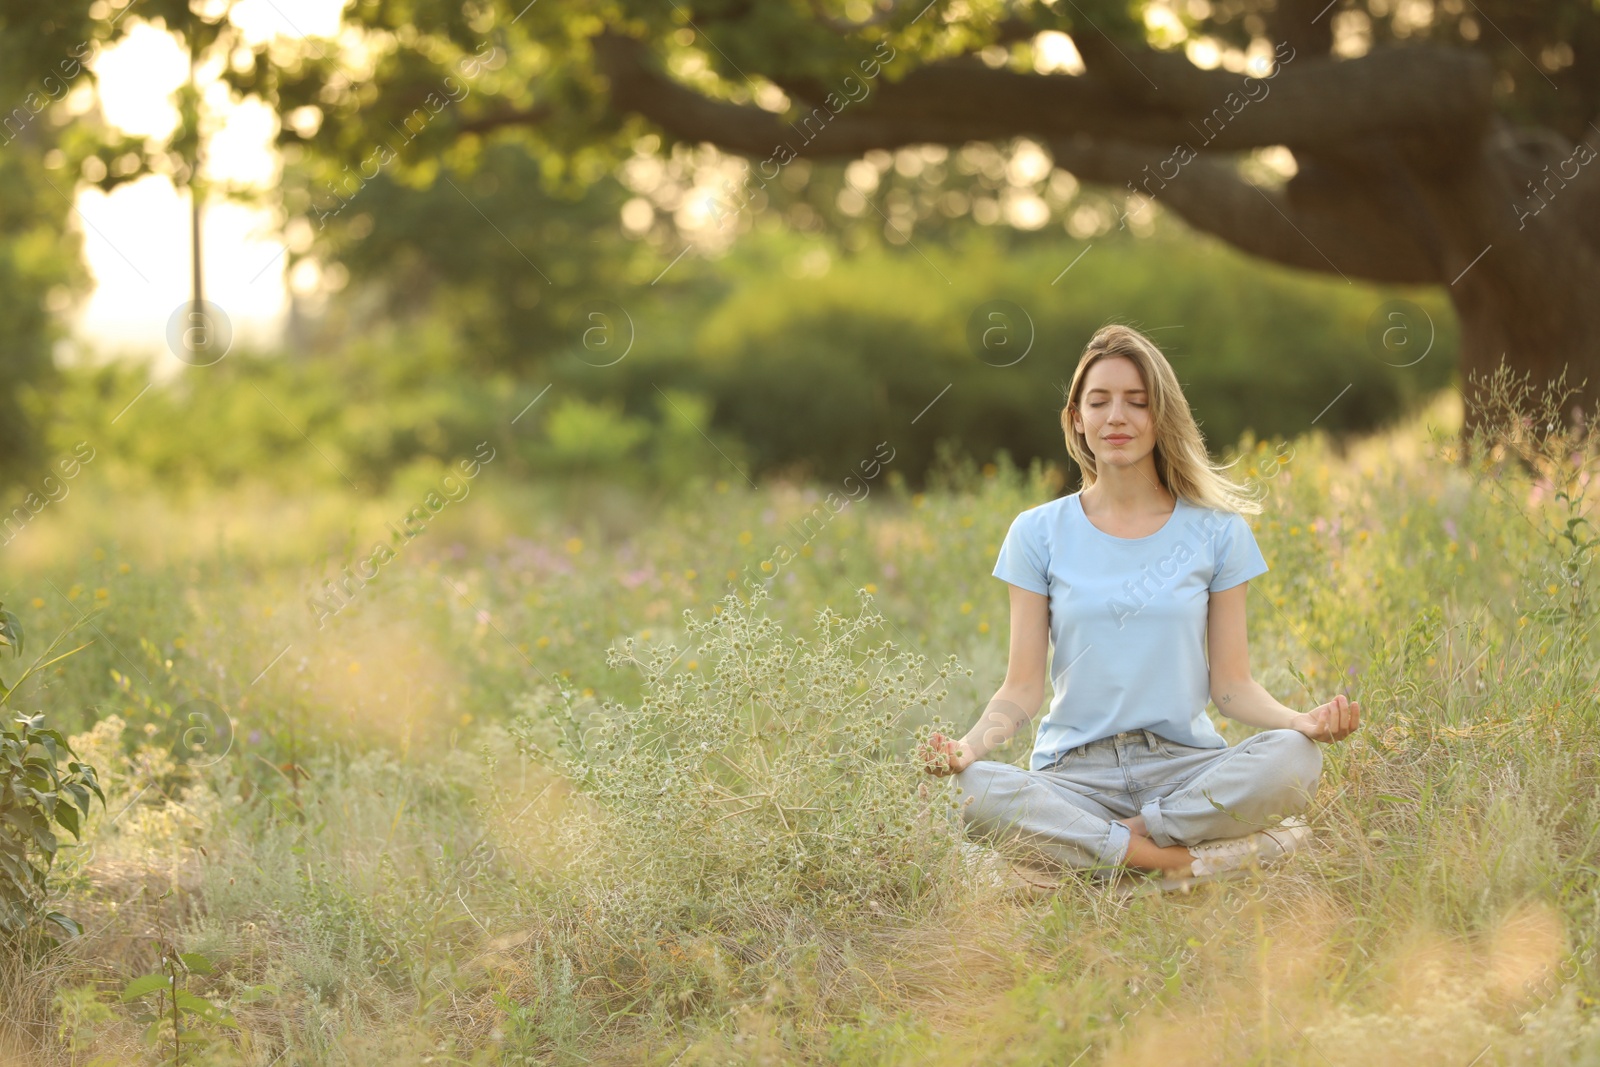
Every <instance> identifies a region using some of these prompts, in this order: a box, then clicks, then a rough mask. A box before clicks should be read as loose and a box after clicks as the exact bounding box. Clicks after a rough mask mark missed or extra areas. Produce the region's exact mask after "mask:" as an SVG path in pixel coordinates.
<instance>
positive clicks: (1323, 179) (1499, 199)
mask: <svg viewBox="0 0 1600 1067" xmlns="http://www.w3.org/2000/svg"><path fill="white" fill-rule="evenodd" d="M107 4H108V0H96V9H97V8H99V7H107ZM69 6H70V5H69ZM231 6H232V5H231V3H230V2H229V0H217V2H214V3H210V4H204V5H202V4H199V3H198V0H197V2H196V4H195V6H194V8H193V10H192V11H191V4H190V2H189V0H144V2H143V3H141V4H138V6H137V8H129V7H128V6H127V4H126V0H117V2H115V3H111V4H110V5H109V9H108V10H109V11H111V12H116V11H120V10H121V9H126V10H128V12H129V13H130V18H128V19H126V20H121V26H120V27H117V26H116V25H115V23H116V19H115V18H114V19H112V20H109V21H110V22H111V23H112V27H113V28H105V29H103V30H101V31H96V32H102V35H103V36H106V37H112V36H115V35H117V34H120V33H122V32H125V30H126V28H127V26H128V25H129V24H130V23H131V22H133V21H134V20H136V19H147V20H154V21H163V22H165V23H166V24H167V25H169V26H171V27H173V28H174V29H176V30H178V31H180V32H184V33H187V34H199V36H200V37H202V38H203V39H204V40H205V42H206V43H208V44H210V43H214V42H219V41H225V42H226V46H227V49H228V53H227V54H228V57H229V61H228V63H227V66H226V70H225V76H226V77H227V78H229V79H230V80H231V81H232V82H233V84H234V87H235V89H236V90H237V91H238V92H239V93H240V94H242V95H257V96H260V97H261V98H263V99H265V100H267V101H268V102H269V103H270V104H272V106H273V107H274V108H276V109H277V111H278V112H279V114H280V115H281V116H282V117H283V118H284V124H283V132H282V135H281V138H280V139H281V142H282V144H283V146H284V147H285V148H286V149H287V151H288V155H289V157H290V159H291V162H292V163H293V165H294V168H295V173H299V174H301V175H310V176H314V178H315V180H314V181H312V182H310V183H308V184H304V185H302V186H300V187H298V188H296V189H291V190H289V191H288V192H286V194H285V196H286V206H287V208H288V209H289V214H290V215H292V216H293V215H298V216H301V217H303V218H305V219H307V220H310V221H313V222H314V223H315V225H316V227H317V229H318V230H319V231H320V230H321V229H322V228H323V227H325V226H327V225H328V223H329V220H330V219H335V220H336V219H340V218H341V217H343V218H348V217H350V216H351V215H358V214H359V212H360V209H359V208H357V209H356V210H355V211H347V210H346V208H347V207H348V206H349V205H351V204H355V203H356V198H357V197H358V196H359V195H360V193H361V190H362V189H363V188H364V187H365V185H366V183H367V182H369V181H371V180H373V178H375V176H376V175H377V174H378V173H379V172H380V171H386V172H387V173H388V174H389V175H390V176H392V177H393V178H394V179H395V180H398V181H401V182H412V183H414V184H418V185H426V184H429V183H431V182H434V181H436V180H437V179H438V175H439V174H440V169H439V168H440V167H441V165H442V166H443V167H444V168H445V169H446V171H447V172H448V171H450V170H454V169H460V170H463V171H465V170H470V169H471V168H472V167H473V166H474V165H475V161H476V160H478V159H479V158H480V157H481V155H482V153H483V152H484V150H485V145H484V142H485V139H487V138H496V139H508V140H512V141H515V142H518V143H521V144H523V145H524V146H525V147H526V148H527V149H528V150H529V151H531V152H533V153H535V154H537V155H538V156H539V158H540V159H541V161H542V164H541V168H540V170H539V173H540V174H541V178H540V180H541V181H542V182H544V183H545V185H546V186H547V187H548V188H549V189H550V190H551V191H555V190H557V189H559V188H565V189H567V190H571V189H575V188H578V187H581V186H584V185H586V184H589V183H593V182H595V181H597V180H600V179H601V178H603V177H604V176H606V175H609V174H611V173H613V172H614V170H615V165H616V164H617V163H618V162H619V161H620V160H622V159H623V158H625V157H626V156H628V155H629V154H631V153H633V152H635V151H636V150H637V146H638V145H639V144H640V142H641V137H642V136H644V135H648V134H651V133H654V134H657V135H658V136H657V138H656V140H655V141H654V142H653V143H654V144H655V145H656V150H657V151H658V152H661V153H670V152H672V151H673V149H674V148H675V147H676V146H679V145H682V144H689V145H697V144H705V143H709V144H711V145H715V146H718V147H720V148H721V149H723V150H725V151H727V152H731V153H734V154H737V155H742V156H744V157H746V158H747V159H748V160H749V162H750V168H749V171H748V177H747V179H746V180H745V181H743V182H737V183H733V184H732V185H729V186H725V189H726V195H725V196H722V197H719V201H718V203H717V204H716V205H715V207H714V210H715V211H716V212H717V213H718V214H719V215H720V214H723V213H733V214H748V213H745V212H744V211H743V208H744V207H745V206H746V205H747V204H749V203H752V202H753V203H755V204H756V205H758V206H759V205H760V204H763V203H767V202H769V200H768V194H772V195H774V196H776V195H779V194H780V191H781V189H783V188H787V187H792V185H793V183H792V182H791V181H789V180H788V179H790V178H793V177H794V174H795V172H796V171H799V170H801V169H802V168H803V167H804V166H805V164H804V162H802V160H803V159H804V158H808V157H809V158H833V159H840V160H849V159H852V158H856V157H860V156H862V155H863V154H872V153H874V152H878V153H882V152H883V151H885V150H896V149H904V148H906V147H907V146H917V145H946V146H967V147H969V148H970V146H971V145H972V144H973V143H987V142H997V143H1002V144H1004V143H1010V142H1012V141H1013V139H1014V138H1018V137H1025V138H1028V139H1030V140H1031V141H1033V142H1035V143H1037V144H1041V145H1043V146H1046V147H1047V149H1048V151H1049V153H1050V154H1051V156H1052V157H1053V161H1054V163H1055V165H1056V166H1057V167H1059V168H1064V169H1065V170H1067V171H1070V172H1071V173H1072V174H1073V175H1076V176H1077V177H1078V178H1081V179H1083V180H1085V181H1088V182H1092V183H1097V184H1098V185H1100V186H1101V187H1103V188H1106V189H1109V190H1111V191H1113V192H1114V193H1117V194H1126V195H1128V196H1130V197H1132V198H1133V199H1132V200H1131V201H1130V202H1129V204H1128V207H1129V209H1130V210H1132V211H1134V212H1135V213H1138V212H1141V211H1143V210H1144V207H1143V206H1142V205H1143V201H1142V200H1140V199H1138V196H1144V197H1148V198H1151V199H1153V200H1154V202H1155V203H1157V204H1159V205H1162V206H1164V207H1165V208H1167V209H1170V210H1171V211H1172V212H1174V213H1176V214H1177V215H1179V216H1181V217H1182V218H1183V219H1185V220H1186V221H1187V222H1188V223H1189V224H1190V225H1192V226H1194V227H1195V228H1197V229H1199V230H1202V231H1205V232H1208V233H1211V234H1214V235H1216V236H1217V237H1220V238H1221V239H1223V240H1225V241H1227V242H1229V243H1231V244H1233V245H1235V246H1237V247H1239V248H1241V249H1244V250H1246V251H1248V252H1250V253H1252V254H1255V255H1258V256H1261V257H1263V258H1265V259H1269V260H1272V261H1274V262H1277V263H1282V264H1288V265H1291V266H1294V267H1299V268H1303V269H1306V270H1310V271H1317V272H1323V273H1327V274H1332V275H1337V276H1342V277H1344V278H1347V279H1356V278H1361V279H1369V280H1373V281H1378V282H1389V283H1415V284H1424V285H1436V286H1439V287H1441V288H1442V289H1443V290H1444V291H1446V292H1447V293H1448V294H1449V296H1450V298H1451V300H1452V301H1453V303H1454V306H1455V308H1456V311H1457V313H1458V316H1459V319H1460V325H1461V336H1462V343H1461V352H1462V360H1463V364H1464V366H1463V368H1462V369H1463V370H1464V371H1467V372H1483V371H1486V370H1488V369H1489V368H1491V367H1493V366H1494V365H1496V364H1497V363H1498V362H1499V360H1500V358H1501V357H1502V355H1504V356H1505V357H1506V358H1507V359H1508V360H1509V361H1510V362H1511V363H1512V364H1513V365H1514V366H1517V367H1521V368H1525V369H1527V370H1529V371H1531V372H1532V374H1533V376H1534V378H1535V379H1536V380H1539V381H1543V380H1549V379H1553V378H1554V377H1555V376H1556V375H1557V374H1558V373H1559V372H1560V371H1561V370H1562V369H1563V368H1568V369H1569V371H1570V373H1569V378H1570V379H1571V380H1574V381H1575V380H1577V379H1580V378H1584V377H1592V376H1593V375H1592V371H1593V370H1594V369H1596V367H1597V366H1600V302H1596V301H1594V300H1593V299H1592V298H1590V297H1589V290H1590V288H1591V287H1592V286H1593V284H1594V282H1595V280H1596V279H1597V278H1600V271H1597V270H1596V267H1597V265H1600V264H1597V255H1600V247H1597V242H1600V178H1597V177H1596V175H1597V173H1600V165H1596V164H1595V163H1594V159H1595V156H1596V150H1595V148H1594V147H1591V146H1600V126H1597V125H1596V107H1597V103H1600V15H1597V11H1596V6H1595V0H1543V2H1541V3H1537V4H1534V3H1527V2H1526V0H1160V2H1157V0H932V2H931V3H924V2H923V0H910V2H909V3H907V2H904V0H762V2H756V0H665V2H663V0H567V2H563V3H559V4H557V3H551V2H549V0H544V2H542V3H541V2H539V0H352V2H351V3H350V4H349V5H348V6H347V8H346V10H345V15H344V17H345V31H344V33H343V34H342V36H341V38H340V39H339V40H338V41H337V42H335V41H329V40H322V41H316V40H308V41H301V42H296V43H288V42H284V41H277V42H272V43H269V44H262V45H258V46H256V47H255V48H254V49H253V50H251V49H248V48H245V47H244V46H243V45H242V44H241V43H240V41H239V39H238V38H237V37H236V36H234V35H232V34H228V33H220V34H219V33H218V32H217V30H216V29H215V27H216V26H217V25H219V24H221V23H224V22H225V21H226V20H227V19H228V17H229V10H230V8H231ZM17 7H18V8H19V10H18V11H16V13H15V14H13V15H12V18H20V17H22V15H21V12H22V10H28V9H33V10H37V11H38V12H40V14H39V15H38V16H36V17H37V18H45V17H47V16H46V15H45V14H44V12H46V10H47V8H46V6H45V5H20V4H18V5H17ZM104 13H105V12H102V14H104ZM101 25H102V27H103V26H104V23H102V24H101ZM1067 41H1070V45H1067V44H1066V42H1067ZM1063 54H1066V55H1068V56H1069V58H1070V59H1072V60H1074V62H1069V63H1065V64H1063V63H1061V62H1057V63H1055V64H1054V65H1052V64H1051V63H1049V62H1045V61H1044V60H1046V59H1049V58H1050V57H1052V56H1054V57H1055V59H1057V60H1058V61H1059V60H1060V57H1061V56H1062V55H1063ZM1079 59H1081V62H1076V60H1079ZM1585 138H1589V140H1588V141H1585ZM680 158H681V155H680ZM1263 158H1267V159H1270V160H1271V161H1273V162H1274V163H1275V164H1276V166H1277V170H1276V173H1277V174H1278V175H1279V177H1278V178H1276V179H1274V178H1273V177H1271V174H1272V173H1273V172H1272V171H1269V170H1263V169H1262V168H1261V167H1259V166H1255V165H1254V162H1255V161H1259V160H1261V159H1263ZM1263 175H1266V177H1263ZM1284 176H1286V180H1285V177H1284ZM868 192H869V193H870V190H868ZM1135 194H1137V195H1135ZM371 199H372V200H373V201H374V202H375V201H376V200H377V198H376V197H373V198H371ZM975 202H976V201H973V203H975ZM871 206H872V208H873V210H874V211H877V212H880V213H882V214H883V215H884V217H885V219H887V220H889V225H888V227H887V228H888V229H889V231H890V232H891V236H892V235H893V233H894V231H895V230H896V229H898V227H896V225H895V218H896V216H895V214H894V212H893V211H892V210H891V211H885V210H884V209H883V207H880V206H879V205H877V204H871ZM886 206H888V207H890V208H891V209H892V208H894V207H895V205H893V204H888V205H886ZM900 206H901V207H903V206H904V205H903V203H902V204H901V205H900ZM869 217H871V216H870V215H869ZM1124 217H1125V216H1124ZM336 225H337V224H336ZM519 251H521V250H520V249H519ZM526 251H527V255H526V256H525V257H524V258H528V259H529V260H530V261H531V262H530V265H532V263H537V260H538V254H537V250H534V249H528V250H526ZM534 270H535V271H536V272H537V271H539V268H537V267H535V268H534ZM542 281H543V284H547V285H551V286H556V287H559V286H560V284H561V283H560V279H552V278H549V277H545V278H543V279H542Z"/></svg>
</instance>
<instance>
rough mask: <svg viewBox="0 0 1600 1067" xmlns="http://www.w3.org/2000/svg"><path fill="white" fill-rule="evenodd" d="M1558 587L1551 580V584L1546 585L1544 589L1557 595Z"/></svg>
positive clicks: (1552, 594)
mask: <svg viewBox="0 0 1600 1067" xmlns="http://www.w3.org/2000/svg"><path fill="white" fill-rule="evenodd" d="M1557 588H1559V587H1558V586H1557V585H1556V584H1555V583H1554V582H1551V583H1550V584H1549V585H1547V586H1545V587H1544V591H1545V592H1546V593H1549V594H1550V595H1551V596H1555V595H1556V590H1557Z"/></svg>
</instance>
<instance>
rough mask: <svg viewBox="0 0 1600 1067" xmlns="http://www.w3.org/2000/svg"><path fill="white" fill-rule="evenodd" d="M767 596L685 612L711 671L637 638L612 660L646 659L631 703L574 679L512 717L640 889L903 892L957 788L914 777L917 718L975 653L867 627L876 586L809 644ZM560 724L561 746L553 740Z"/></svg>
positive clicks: (597, 855)
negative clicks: (960, 658) (791, 634)
mask: <svg viewBox="0 0 1600 1067" xmlns="http://www.w3.org/2000/svg"><path fill="white" fill-rule="evenodd" d="M769 598H770V596H769V594H768V593H767V592H766V590H764V589H760V588H758V589H756V590H754V591H753V592H752V594H751V596H750V598H749V600H748V601H747V602H743V603H742V602H741V601H740V600H739V598H738V597H737V596H736V595H733V594H730V595H728V596H727V597H724V598H723V600H722V602H721V604H720V605H719V606H718V608H717V610H716V612H715V613H714V614H713V617H712V618H711V619H709V620H706V621H701V620H699V619H696V618H695V617H694V613H693V612H692V611H687V610H686V611H685V612H684V617H685V622H686V629H687V631H688V633H689V634H690V635H692V636H694V637H698V638H700V639H701V647H700V650H699V652H698V655H700V656H703V657H706V658H707V659H708V660H709V670H708V672H707V673H704V674H702V673H699V672H696V671H692V670H691V671H688V672H686V673H676V674H669V671H671V669H672V667H673V665H674V664H675V662H676V661H677V659H678V654H679V649H678V648H677V647H675V646H672V645H667V646H665V647H656V648H653V649H651V650H650V651H649V653H648V654H647V655H646V656H645V657H644V658H642V659H641V658H640V657H639V656H637V655H636V654H635V652H634V641H633V639H632V638H627V639H625V640H624V641H623V642H622V643H621V647H620V648H614V649H612V650H611V654H610V656H609V657H608V665H609V666H611V667H612V668H618V667H622V666H630V667H633V668H635V669H637V670H638V671H639V672H640V673H641V674H642V675H643V679H644V681H643V695H642V697H641V699H640V701H639V704H638V705H637V706H636V707H631V706H626V705H623V704H621V703H617V702H612V701H607V702H605V703H604V704H603V705H601V707H600V708H599V710H598V712H597V713H595V714H592V715H591V714H580V709H579V701H578V699H577V698H576V697H575V695H574V694H573V693H571V692H570V691H563V693H562V701H561V704H560V705H559V706H558V707H555V708H552V709H549V710H550V711H551V712H553V714H551V715H550V717H549V718H541V717H539V716H538V715H537V714H524V715H523V716H522V717H521V718H519V719H518V720H517V722H516V723H515V724H514V726H513V730H512V732H513V735H514V736H515V737H517V738H518V740H519V742H520V743H521V744H522V746H523V748H524V751H526V752H530V753H535V754H539V755H541V756H542V757H543V758H544V759H546V760H548V761H549V762H551V763H552V764H554V765H555V766H557V767H559V768H560V769H561V770H562V771H563V772H564V773H565V774H566V776H567V777H568V778H570V779H571V780H572V781H573V782H574V783H576V784H577V785H578V786H579V787H580V788H581V789H583V790H584V791H585V792H587V793H588V794H589V795H590V796H591V797H593V799H594V800H595V801H596V802H597V803H598V806H599V808H600V810H601V813H602V814H601V815H600V817H598V818H595V819H575V820H572V821H571V822H570V823H569V824H568V829H570V831H571V832H572V833H574V834H577V835H579V836H581V837H583V838H584V840H583V842H582V845H583V846H584V847H583V848H582V849H581V852H582V853H583V854H586V855H588V856H591V857H593V858H594V859H595V861H596V862H598V863H601V864H603V865H604V866H603V870H604V871H605V872H607V874H608V881H609V880H610V879H615V878H616V877H617V876H618V874H619V873H620V872H623V871H626V872H628V873H627V875H626V879H627V884H626V885H623V886H620V887H618V888H620V889H622V891H623V892H625V893H626V894H627V895H629V896H630V897H633V898H635V899H640V898H642V899H646V900H653V901H655V902H656V903H658V904H666V905H668V906H671V905H675V904H678V903H680V902H683V901H697V900H698V901H711V900H718V901H721V902H723V905H724V906H727V907H740V906H744V905H745V904H756V905H766V906H773V907H778V908H793V907H800V908H802V909H807V910H812V911H820V910H822V909H824V908H825V909H827V910H828V911H829V912H832V913H835V914H836V913H838V912H839V911H840V910H841V909H845V910H853V909H862V908H865V909H868V910H871V911H877V910H880V909H891V908H901V907H905V906H907V905H909V904H911V903H912V902H914V901H915V900H916V899H918V897H919V896H920V895H921V894H923V893H925V892H927V891H929V890H930V889H931V887H932V885H933V884H934V880H933V878H932V871H933V868H934V867H935V866H936V865H938V864H939V863H940V862H941V860H942V859H943V858H945V857H947V856H948V854H949V850H950V848H951V847H952V846H953V842H954V841H955V839H956V838H955V836H954V835H952V834H950V833H949V832H948V829H949V824H948V823H947V822H946V821H944V820H943V819H942V818H940V816H941V815H943V814H944V813H946V812H948V807H947V806H948V805H950V804H952V803H953V801H952V800H951V797H950V794H949V793H948V792H946V791H940V790H933V789H928V788H925V787H924V788H920V789H919V788H918V785H919V779H921V778H922V777H923V776H922V774H921V771H920V768H919V767H918V766H917V765H916V764H915V763H914V762H913V761H912V760H911V759H909V758H907V754H906V752H905V751H904V749H905V745H906V743H907V741H908V740H909V737H908V735H909V730H908V727H909V726H913V725H917V724H918V722H919V721H920V723H924V724H925V723H926V722H927V719H928V716H929V715H930V714H931V712H930V709H931V708H933V707H936V706H937V705H938V704H940V702H942V701H943V700H944V699H945V698H946V697H947V696H949V690H948V689H947V688H946V687H947V685H948V684H950V682H949V680H950V679H952V678H954V677H956V676H958V675H959V676H961V677H966V676H968V675H970V674H971V671H970V670H967V669H965V668H963V667H961V666H960V664H959V663H957V662H956V657H955V656H954V655H952V656H950V657H949V658H948V659H947V660H946V661H944V662H942V663H941V664H939V665H938V667H937V668H936V669H935V668H930V667H929V666H928V663H927V657H926V656H922V655H918V654H913V653H908V652H905V651H902V650H901V649H899V648H898V647H897V646H896V645H895V644H894V643H893V642H892V641H884V642H883V643H881V644H871V643H869V642H868V640H867V638H868V636H869V633H870V631H872V630H873V629H874V628H876V627H878V626H881V625H882V623H883V617H882V616H881V615H879V614H877V613H876V612H875V611H874V610H873V608H872V597H871V596H870V595H869V594H868V593H867V592H866V591H865V590H862V591H861V592H860V593H859V598H860V600H861V607H860V610H859V611H858V612H857V613H856V615H855V616H854V617H853V618H851V617H846V616H843V615H840V614H837V613H835V612H834V611H833V610H832V609H831V608H826V607H825V608H823V609H821V610H820V611H819V612H818V613H817V616H816V631H817V640H816V641H815V642H812V643H809V644H808V643H807V641H806V640H805V639H804V638H794V639H789V638H786V637H785V636H784V633H783V627H781V626H780V625H778V624H777V623H776V622H774V621H773V620H771V619H770V618H767V617H766V616H765V615H758V612H757V609H758V607H759V606H760V605H761V604H762V603H763V602H764V601H766V600H768V599H769ZM685 651H687V650H685ZM912 716H917V717H918V718H917V720H912V721H910V722H908V719H909V718H910V717H912ZM553 729H558V730H559V731H560V735H561V736H560V740H559V741H558V742H557V746H556V747H559V748H561V749H562V750H563V751H562V752H561V754H560V755H551V754H550V753H549V751H548V747H547V746H548V742H549V736H548V735H549V733H550V732H551V731H552V730H553ZM690 842H692V843H693V844H692V847H689V843H690ZM611 884H613V885H614V884H615V883H614V881H613V882H611ZM741 902H743V903H742V904H741Z"/></svg>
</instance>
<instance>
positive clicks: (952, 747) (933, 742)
mask: <svg viewBox="0 0 1600 1067" xmlns="http://www.w3.org/2000/svg"><path fill="white" fill-rule="evenodd" d="M921 755H922V762H923V767H922V769H923V770H925V771H927V772H928V773H929V774H932V775H937V776H938V777H940V778H943V777H945V776H946V775H951V774H960V773H961V772H962V771H964V770H966V769H967V768H968V767H970V766H972V755H971V754H970V753H969V752H968V751H967V748H966V746H965V745H963V744H962V743H961V742H959V741H952V740H950V738H948V737H946V736H944V734H934V735H933V736H932V737H930V738H928V740H927V743H926V744H924V745H923V746H922V750H921Z"/></svg>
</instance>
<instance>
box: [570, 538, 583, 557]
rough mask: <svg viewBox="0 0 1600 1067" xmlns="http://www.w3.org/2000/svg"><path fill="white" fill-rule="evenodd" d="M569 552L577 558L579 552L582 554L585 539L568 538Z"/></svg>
mask: <svg viewBox="0 0 1600 1067" xmlns="http://www.w3.org/2000/svg"><path fill="white" fill-rule="evenodd" d="M567 551H568V552H569V553H571V554H572V555H574V556H576V555H577V554H578V553H579V552H582V551H583V538H581V537H569V538H567Z"/></svg>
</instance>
